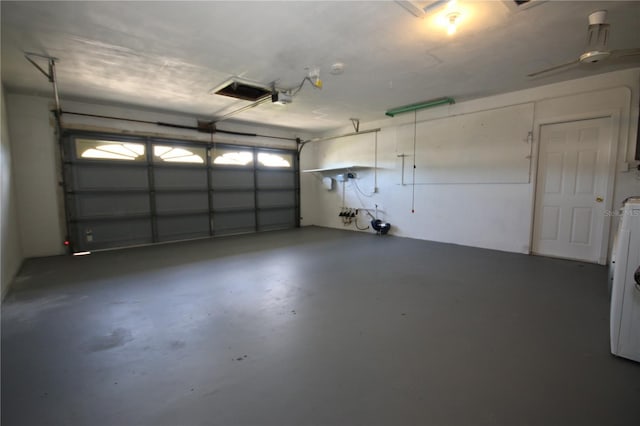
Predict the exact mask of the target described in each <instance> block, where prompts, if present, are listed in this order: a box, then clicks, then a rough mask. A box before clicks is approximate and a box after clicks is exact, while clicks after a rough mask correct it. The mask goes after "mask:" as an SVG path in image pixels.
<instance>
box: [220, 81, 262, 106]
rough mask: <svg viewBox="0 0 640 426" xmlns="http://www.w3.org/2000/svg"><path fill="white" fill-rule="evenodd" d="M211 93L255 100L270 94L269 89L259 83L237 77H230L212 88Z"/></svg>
mask: <svg viewBox="0 0 640 426" xmlns="http://www.w3.org/2000/svg"><path fill="white" fill-rule="evenodd" d="M211 93H213V94H216V95H222V96H228V97H230V98H236V99H242V100H245V101H253V102H255V101H257V100H260V99H262V98H264V97H266V96H270V95H271V89H269V88H268V87H265V86H262V85H260V84H259V83H252V82H249V81H245V80H240V79H238V78H232V79H230V80H227V81H225V82H224V83H223V84H221V85H220V86H218V87H216V88H214V89H212V90H211Z"/></svg>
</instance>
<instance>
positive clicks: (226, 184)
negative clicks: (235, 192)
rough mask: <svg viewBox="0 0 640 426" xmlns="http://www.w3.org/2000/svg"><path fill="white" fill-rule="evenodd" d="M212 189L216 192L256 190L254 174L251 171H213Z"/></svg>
mask: <svg viewBox="0 0 640 426" xmlns="http://www.w3.org/2000/svg"><path fill="white" fill-rule="evenodd" d="M211 187H212V188H213V189H214V190H232V189H250V190H253V189H254V173H253V169H251V170H229V169H215V168H214V169H213V170H211Z"/></svg>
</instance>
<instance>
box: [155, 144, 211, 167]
mask: <svg viewBox="0 0 640 426" xmlns="http://www.w3.org/2000/svg"><path fill="white" fill-rule="evenodd" d="M205 152H206V151H205V149H204V148H192V147H188V148H182V147H176V146H166V145H154V146H153V160H154V161H156V162H160V163H165V162H166V163H194V164H204V159H205Z"/></svg>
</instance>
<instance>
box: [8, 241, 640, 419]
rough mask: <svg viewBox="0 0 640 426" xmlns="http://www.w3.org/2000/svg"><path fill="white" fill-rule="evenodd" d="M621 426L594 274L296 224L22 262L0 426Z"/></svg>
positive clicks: (620, 379)
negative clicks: (292, 227) (297, 227)
mask: <svg viewBox="0 0 640 426" xmlns="http://www.w3.org/2000/svg"><path fill="white" fill-rule="evenodd" d="M485 424H492V425H581V426H583V425H623V424H625V425H638V424H640V364H636V363H633V362H631V361H626V360H623V359H619V358H616V357H613V356H611V355H610V354H609V340H608V290H607V269H606V268H604V267H601V266H597V265H590V264H581V263H578V262H569V261H562V260H554V259H548V258H542V257H529V256H523V255H518V254H510V253H502V252H495V251H489V250H481V249H474V248H468V247H460V246H454V245H446V244H438V243H430V242H426V241H418V240H411V239H403V238H396V237H390V236H387V237H376V236H375V235H372V234H361V233H354V232H347V231H339V230H330V229H321V228H304V229H300V230H291V231H283V232H270V233H265V234H259V235H246V236H238V237H228V238H221V239H214V240H202V241H193V242H187V243H179V244H170V245H163V246H155V247H145V248H137V249H129V250H121V251H113V252H104V253H97V254H94V255H91V256H87V257H75V258H74V257H55V258H45V259H36V260H30V261H28V262H27V263H26V264H25V265H24V267H23V269H22V271H21V274H20V276H19V277H18V279H17V282H16V284H15V287H14V289H13V290H12V292H11V294H10V295H9V297H8V298H7V300H6V301H5V303H4V304H3V305H2V425H4V426H10V425H92V426H93V425H279V426H285V425H296V426H297V425H389V426H399V425H485Z"/></svg>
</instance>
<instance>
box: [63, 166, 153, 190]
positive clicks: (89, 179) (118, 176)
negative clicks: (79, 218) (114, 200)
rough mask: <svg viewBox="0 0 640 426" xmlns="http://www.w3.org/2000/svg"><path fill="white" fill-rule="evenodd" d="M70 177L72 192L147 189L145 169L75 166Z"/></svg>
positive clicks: (134, 167) (138, 167) (147, 177)
mask: <svg viewBox="0 0 640 426" xmlns="http://www.w3.org/2000/svg"><path fill="white" fill-rule="evenodd" d="M71 175H72V182H71V183H72V186H73V189H74V190H106V189H120V190H135V189H138V190H147V189H148V188H149V176H148V172H147V168H146V167H140V166H126V165H108V166H102V165H99V164H95V163H90V164H77V165H75V166H74V167H73V172H72V173H71Z"/></svg>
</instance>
